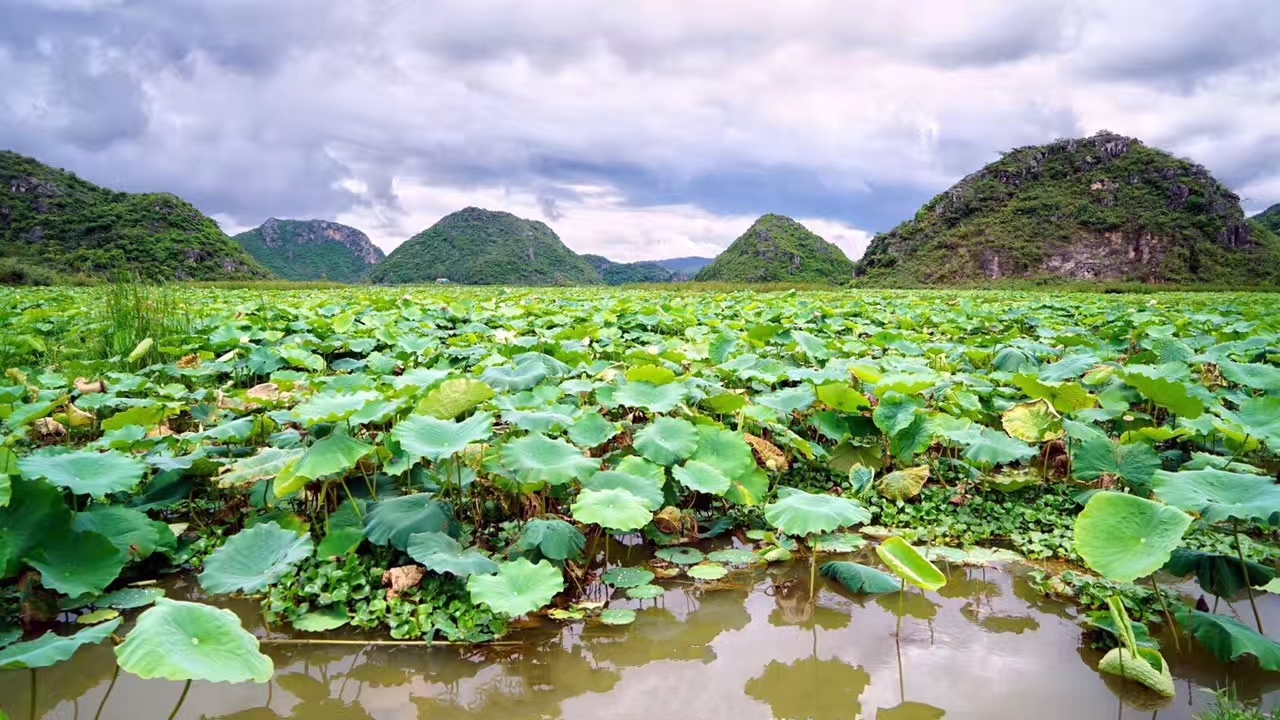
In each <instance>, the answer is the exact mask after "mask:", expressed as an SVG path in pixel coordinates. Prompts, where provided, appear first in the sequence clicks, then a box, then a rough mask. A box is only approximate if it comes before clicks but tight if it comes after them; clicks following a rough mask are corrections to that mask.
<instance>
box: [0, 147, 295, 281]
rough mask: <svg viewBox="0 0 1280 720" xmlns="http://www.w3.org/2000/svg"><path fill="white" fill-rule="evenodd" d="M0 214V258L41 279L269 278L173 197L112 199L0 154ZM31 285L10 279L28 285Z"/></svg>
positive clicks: (59, 173)
mask: <svg viewBox="0 0 1280 720" xmlns="http://www.w3.org/2000/svg"><path fill="white" fill-rule="evenodd" d="M0 210H3V211H4V212H3V213H2V214H3V216H4V217H5V222H3V223H0V256H3V257H6V258H9V259H10V260H11V261H13V262H15V263H20V264H21V265H24V266H35V267H38V268H40V269H41V270H42V271H44V272H53V273H59V274H62V275H86V276H96V277H110V276H115V275H121V274H123V275H128V276H137V277H141V278H143V279H145V280H153V281H172V280H223V279H245V280H247V279H253V278H266V277H270V273H269V272H268V271H267V270H266V269H265V268H263V267H262V266H261V265H259V264H258V263H257V262H256V261H254V260H253V259H252V258H251V257H250V256H249V255H248V254H247V253H245V251H244V250H243V249H241V248H240V247H239V246H238V245H236V244H235V243H234V242H232V241H231V239H230V238H228V237H227V236H226V235H224V234H223V232H222V230H220V229H219V228H218V225H217V223H215V222H214V221H213V220H211V219H209V218H208V217H205V216H204V215H203V214H201V213H200V211H199V210H196V209H195V208H194V207H192V206H191V205H190V204H188V203H187V202H185V201H183V200H181V199H179V198H177V197H174V196H173V195H167V194H163V193H152V194H130V193H120V192H114V191H112V190H108V189H106V188H103V187H99V186H97V185H94V184H92V183H89V182H86V181H85V180H82V179H80V178H78V177H76V176H75V175H74V174H72V173H69V172H66V171H65V170H58V169H55V168H51V167H49V166H47V165H44V164H41V163H40V162H37V161H36V160H33V159H31V158H28V157H23V156H21V155H18V154H16V153H12V152H8V151H0ZM7 267H9V268H14V267H15V266H14V265H8V266H7ZM10 276H11V278H12V276H13V273H12V272H10ZM32 277H33V276H32V274H31V273H29V272H23V273H22V275H21V276H19V277H18V278H16V279H21V280H24V281H26V282H25V283H24V284H31V283H30V279H31V278H32ZM36 277H37V278H38V279H47V278H39V276H38V275H37V276H36Z"/></svg>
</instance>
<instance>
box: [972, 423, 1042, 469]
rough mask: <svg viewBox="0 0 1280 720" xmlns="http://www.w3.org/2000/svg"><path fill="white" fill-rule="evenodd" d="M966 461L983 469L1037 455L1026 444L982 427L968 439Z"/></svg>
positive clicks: (1032, 448)
mask: <svg viewBox="0 0 1280 720" xmlns="http://www.w3.org/2000/svg"><path fill="white" fill-rule="evenodd" d="M965 444H966V445H967V447H966V448H965V450H964V459H965V460H968V461H969V462H971V463H973V464H974V465H976V466H978V467H982V468H991V467H995V466H996V465H1007V464H1009V463H1015V462H1019V461H1022V460H1026V459H1027V458H1030V457H1033V456H1035V454H1036V449H1035V448H1034V447H1032V446H1030V445H1028V444H1026V443H1025V442H1023V441H1021V440H1019V439H1017V438H1014V437H1010V436H1009V435H1007V434H1005V433H1002V432H1000V431H999V430H995V429H992V428H989V427H980V428H978V430H977V431H976V432H975V433H973V434H972V435H971V436H968V437H966V442H965Z"/></svg>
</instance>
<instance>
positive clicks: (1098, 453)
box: [1071, 438, 1160, 488]
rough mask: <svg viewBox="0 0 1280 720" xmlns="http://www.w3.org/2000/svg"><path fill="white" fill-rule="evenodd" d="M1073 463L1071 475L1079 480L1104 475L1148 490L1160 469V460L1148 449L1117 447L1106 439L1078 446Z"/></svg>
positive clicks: (1093, 478)
mask: <svg viewBox="0 0 1280 720" xmlns="http://www.w3.org/2000/svg"><path fill="white" fill-rule="evenodd" d="M1072 460H1073V463H1072V467H1071V470H1072V473H1073V474H1074V475H1075V476H1076V477H1077V478H1078V479H1080V480H1097V479H1098V478H1100V477H1103V476H1104V475H1106V476H1111V477H1115V478H1119V479H1121V480H1124V481H1125V482H1126V483H1128V484H1129V485H1130V486H1132V487H1138V488H1145V487H1147V486H1149V485H1150V483H1151V478H1152V476H1154V475H1155V472H1156V471H1157V470H1159V469H1160V456H1159V455H1157V454H1156V451H1155V450H1154V449H1153V448H1152V447H1151V446H1150V445H1146V444H1142V443H1138V444H1129V445H1117V444H1116V443H1113V442H1111V440H1109V439H1108V438H1094V439H1091V440H1086V441H1085V442H1083V443H1081V445H1080V449H1079V451H1077V452H1076V454H1075V457H1074V458H1072Z"/></svg>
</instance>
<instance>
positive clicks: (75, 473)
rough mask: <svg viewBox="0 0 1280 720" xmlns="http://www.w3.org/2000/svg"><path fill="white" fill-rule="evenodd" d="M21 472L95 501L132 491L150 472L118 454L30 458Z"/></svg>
mask: <svg viewBox="0 0 1280 720" xmlns="http://www.w3.org/2000/svg"><path fill="white" fill-rule="evenodd" d="M18 468H19V470H21V472H22V477H24V478H26V479H28V480H34V479H37V478H43V479H45V480H48V481H49V482H51V483H53V484H54V485H58V486H59V487H64V488H67V489H68V490H70V491H71V492H72V493H75V494H76V495H89V496H90V497H93V498H102V497H105V496H106V495H109V494H111V493H117V492H124V491H126V490H132V489H133V488H134V487H136V486H137V485H138V482H139V481H141V480H142V475H143V474H144V473H145V472H146V470H147V466H146V465H145V464H144V463H143V462H142V461H141V460H137V459H135V458H132V457H129V456H128V455H125V454H123V453H119V452H116V451H114V450H111V451H108V452H102V453H99V452H94V451H92V450H81V451H78V452H71V453H63V454H61V455H54V454H39V455H29V456H27V457H25V458H23V459H21V460H19V461H18Z"/></svg>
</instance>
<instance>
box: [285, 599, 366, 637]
mask: <svg viewBox="0 0 1280 720" xmlns="http://www.w3.org/2000/svg"><path fill="white" fill-rule="evenodd" d="M349 622H351V615H350V614H349V613H347V611H346V609H344V608H341V607H338V606H336V605H334V606H332V607H327V608H324V609H323V610H312V611H310V612H305V613H302V614H301V615H298V616H297V617H295V618H293V619H291V620H290V621H289V623H290V624H291V625H293V629H294V630H299V631H301V632H327V631H329V630H337V629H338V628H340V627H342V626H343V625H346V624H347V623H349Z"/></svg>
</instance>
